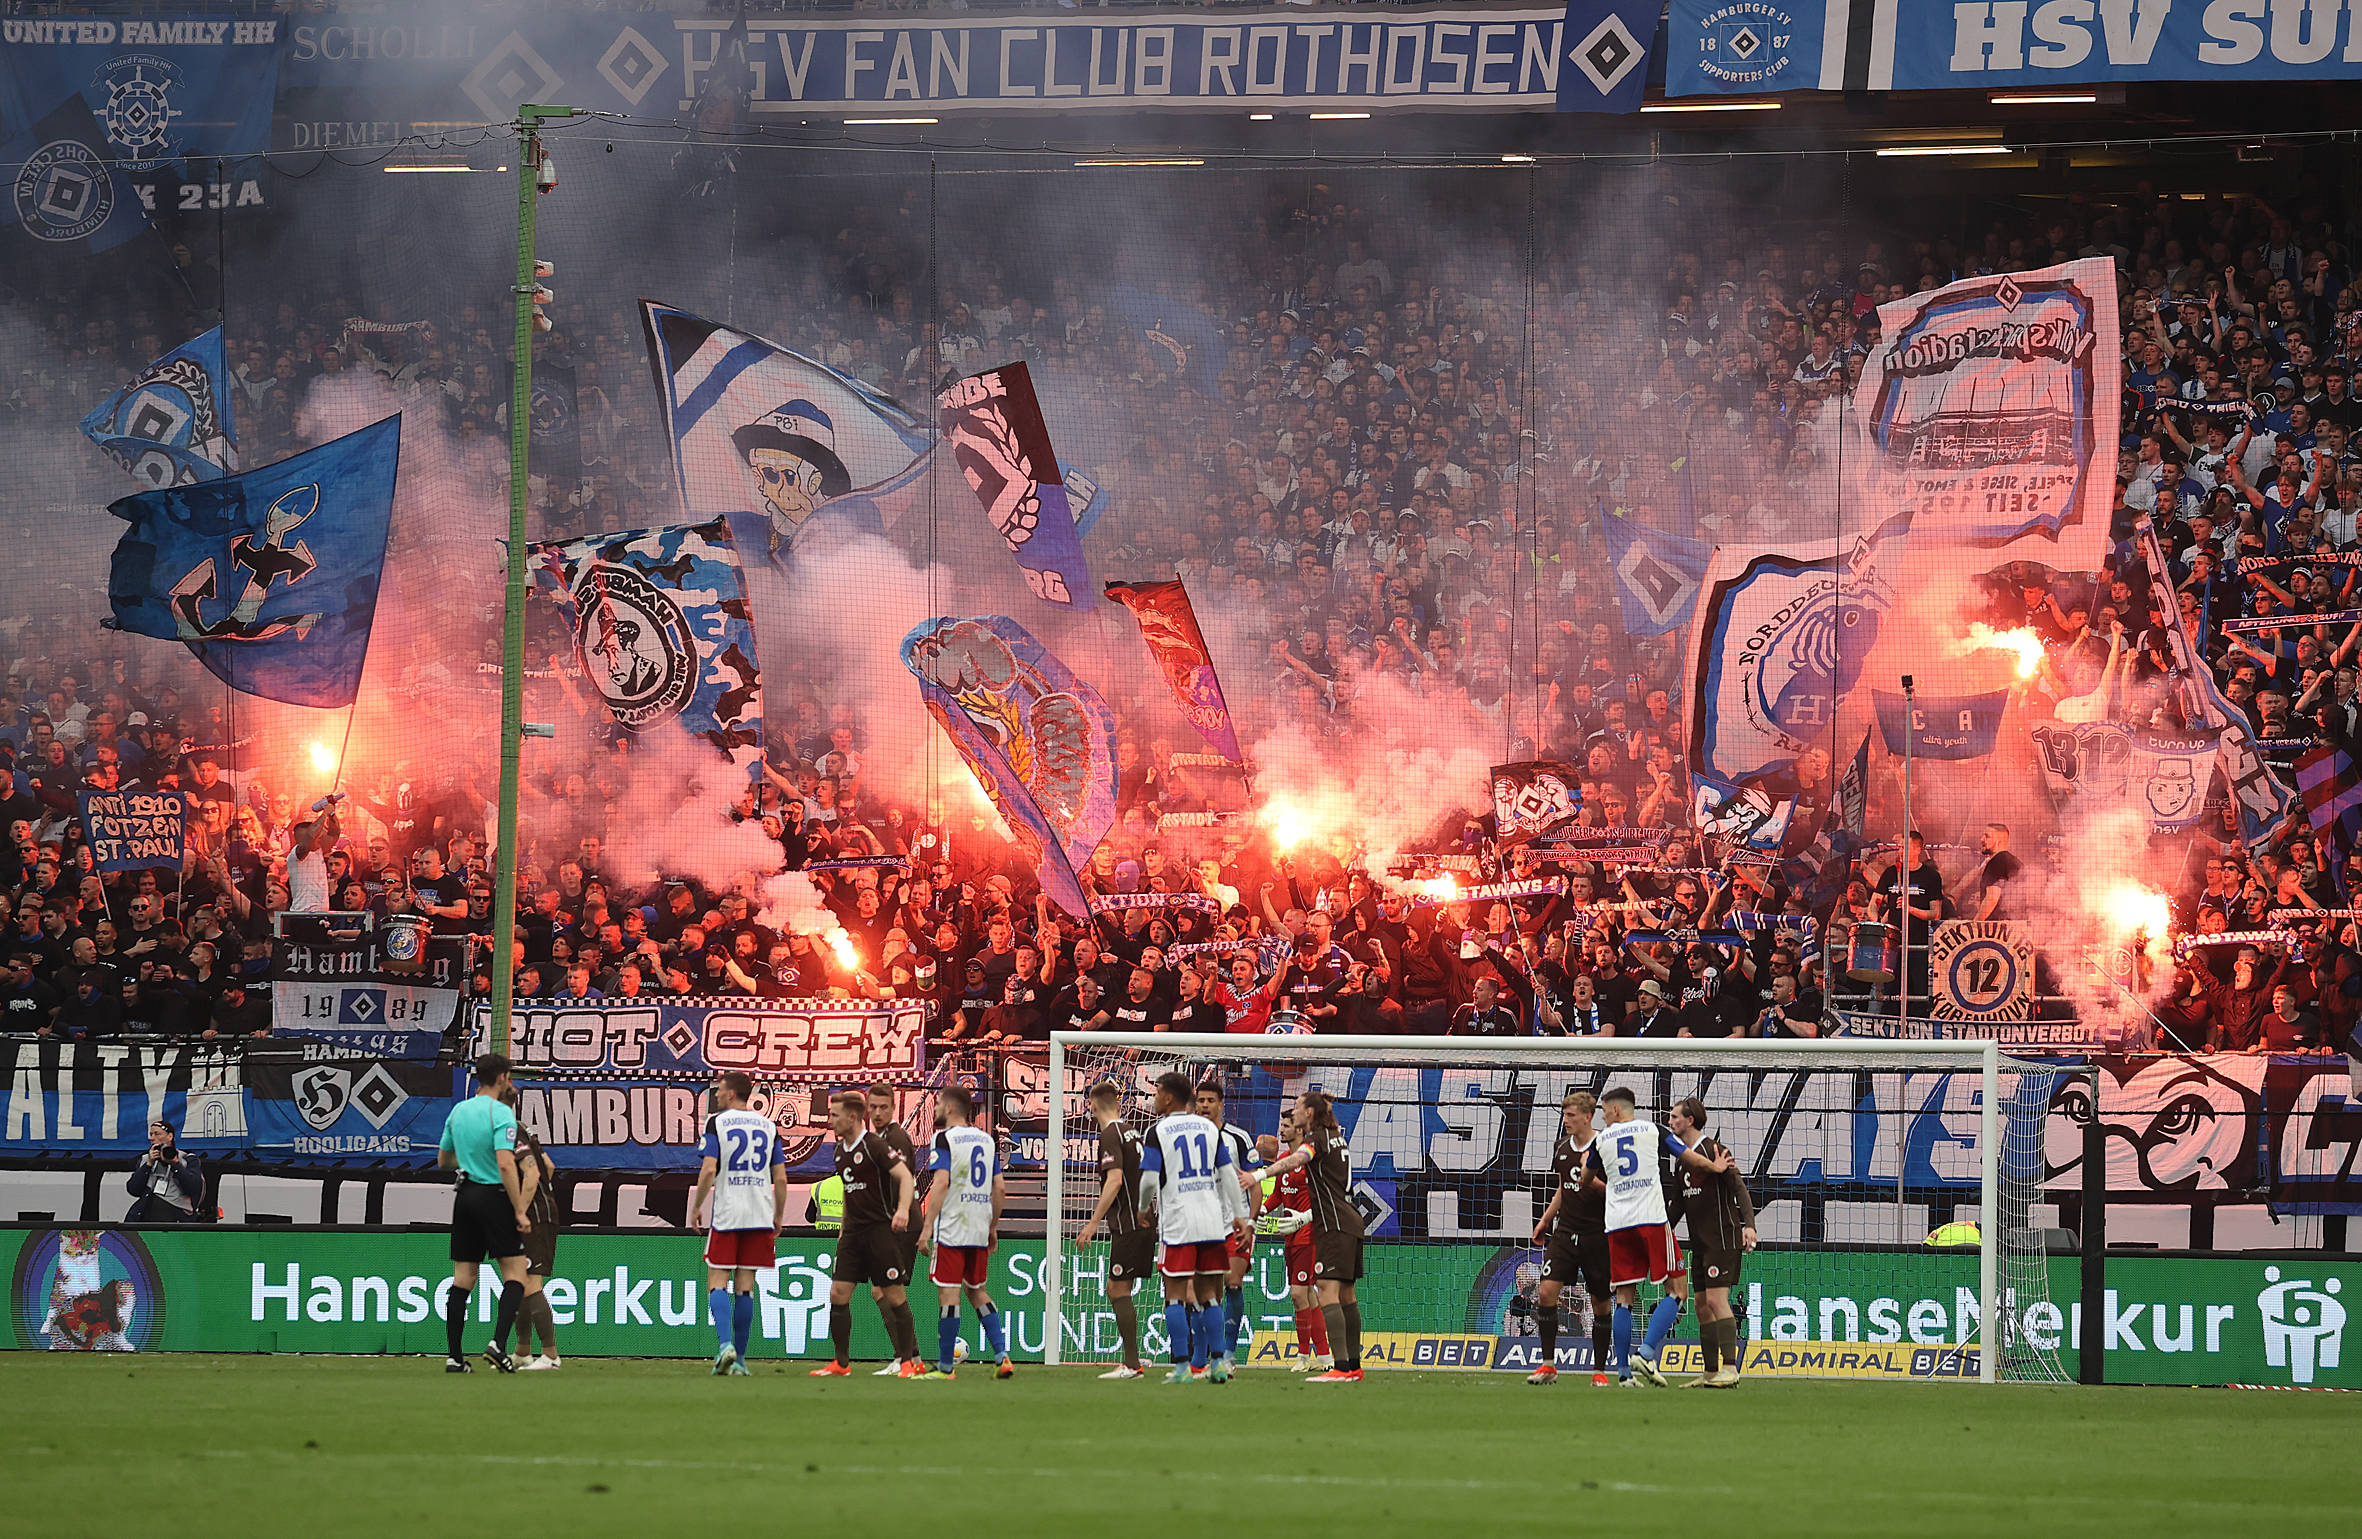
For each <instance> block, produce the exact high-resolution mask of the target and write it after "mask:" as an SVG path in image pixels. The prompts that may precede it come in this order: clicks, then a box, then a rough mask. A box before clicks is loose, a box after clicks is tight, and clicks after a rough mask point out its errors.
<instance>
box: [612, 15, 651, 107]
mask: <svg viewBox="0 0 2362 1539" xmlns="http://www.w3.org/2000/svg"><path fill="white" fill-rule="evenodd" d="M664 69H665V59H664V54H663V53H662V52H661V51H660V50H659V49H658V48H657V46H656V45H655V44H654V43H651V42H649V41H648V40H647V39H646V38H644V37H642V36H640V33H639V30H638V29H637V28H635V27H626V28H624V29H623V30H622V31H621V32H619V33H617V34H616V37H615V41H614V42H613V43H612V44H610V45H608V48H607V51H606V52H605V53H603V54H601V55H600V56H599V75H600V78H602V79H603V80H605V81H606V82H607V84H609V85H611V86H613V87H615V91H616V94H617V95H619V96H621V97H622V98H623V99H624V100H625V101H627V102H630V103H631V104H632V105H633V106H635V107H637V106H638V105H639V104H640V98H641V97H643V96H646V95H647V94H648V88H649V87H650V86H653V85H655V84H656V81H657V77H659V76H660V75H662V74H663V73H664Z"/></svg>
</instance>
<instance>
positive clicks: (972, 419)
mask: <svg viewBox="0 0 2362 1539" xmlns="http://www.w3.org/2000/svg"><path fill="white" fill-rule="evenodd" d="M935 408H936V411H937V412H938V413H939V414H940V416H941V427H942V430H943V440H944V442H945V443H946V444H948V445H950V450H951V455H952V459H953V460H954V462H955V463H957V464H958V466H959V469H960V476H961V478H962V479H963V480H965V481H966V482H967V483H968V488H969V490H971V491H973V492H974V493H975V494H976V497H977V500H978V501H980V502H982V503H983V504H984V511H985V513H986V515H987V516H988V517H990V518H991V519H992V526H993V528H995V529H997V530H999V531H1000V536H1001V538H1002V539H1004V540H1006V541H1008V544H1009V554H1010V555H1011V556H1013V557H1015V558H1016V561H1017V566H1018V569H1019V570H1021V571H1023V572H1024V573H1025V585H1026V586H1027V587H1028V588H1031V589H1032V590H1033V596H1034V597H1035V598H1038V599H1041V600H1043V601H1044V602H1046V603H1051V604H1065V605H1068V606H1069V607H1075V608H1087V607H1088V606H1089V605H1090V603H1091V601H1092V600H1091V571H1090V568H1089V567H1087V566H1085V565H1084V564H1083V542H1082V536H1081V534H1079V533H1078V532H1077V531H1076V529H1075V516H1074V509H1073V508H1072V507H1070V506H1069V505H1068V503H1067V500H1066V486H1065V479H1064V472H1063V471H1062V470H1061V469H1060V467H1059V464H1058V455H1057V452H1056V451H1055V450H1053V449H1052V448H1051V447H1050V430H1049V427H1048V426H1047V425H1046V424H1044V423H1043V421H1042V406H1041V402H1040V400H1038V399H1037V398H1036V397H1035V395H1034V393H1033V375H1032V373H1031V372H1030V371H1028V370H1027V369H1026V367H1025V365H1024V364H1023V363H1011V364H1004V365H1002V366H1001V367H1000V368H997V369H988V370H986V371H985V372H984V373H982V374H974V375H970V376H969V377H968V378H966V379H963V380H955V381H954V382H953V383H952V384H951V385H950V386H949V387H948V388H947V389H944V390H942V391H940V392H938V393H937V395H936V397H935Z"/></svg>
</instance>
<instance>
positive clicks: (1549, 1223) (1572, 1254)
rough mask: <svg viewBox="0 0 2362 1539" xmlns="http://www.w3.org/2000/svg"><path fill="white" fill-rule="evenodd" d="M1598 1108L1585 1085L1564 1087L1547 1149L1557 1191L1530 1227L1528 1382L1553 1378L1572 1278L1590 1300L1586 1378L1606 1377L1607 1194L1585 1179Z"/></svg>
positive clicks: (1554, 1380) (1600, 1381)
mask: <svg viewBox="0 0 2362 1539" xmlns="http://www.w3.org/2000/svg"><path fill="white" fill-rule="evenodd" d="M1598 1109H1599V1098H1598V1097H1596V1096H1594V1095H1593V1094H1592V1093H1591V1092H1590V1091H1588V1090H1570V1091H1568V1092H1567V1097H1566V1100H1565V1102H1564V1103H1563V1105H1562V1106H1561V1108H1560V1115H1561V1117H1562V1119H1563V1122H1562V1126H1561V1130H1560V1132H1559V1135H1558V1144H1557V1147H1556V1148H1554V1149H1552V1150H1551V1152H1550V1171H1551V1175H1552V1177H1553V1179H1554V1180H1555V1182H1556V1189H1555V1190H1554V1191H1552V1192H1551V1194H1550V1205H1549V1206H1548V1207H1546V1208H1544V1209H1543V1210H1542V1217H1541V1219H1540V1221H1538V1222H1537V1223H1536V1224H1535V1225H1534V1243H1535V1244H1536V1245H1540V1246H1542V1247H1543V1250H1542V1281H1541V1283H1540V1284H1539V1285H1538V1286H1537V1287H1536V1288H1535V1289H1534V1323H1535V1327H1536V1329H1537V1330H1538V1331H1539V1332H1540V1334H1541V1337H1542V1360H1541V1362H1539V1363H1538V1364H1536V1365H1535V1367H1534V1371H1533V1372H1532V1373H1531V1374H1529V1375H1528V1376H1527V1377H1526V1382H1527V1383H1528V1384H1555V1383H1557V1382H1558V1301H1559V1298H1560V1297H1561V1295H1562V1294H1563V1293H1564V1292H1565V1289H1566V1285H1567V1284H1568V1283H1570V1282H1577V1283H1580V1284H1581V1285H1582V1288H1583V1297H1585V1298H1587V1299H1589V1300H1590V1302H1591V1382H1592V1383H1593V1384H1598V1385H1604V1384H1606V1383H1607V1382H1608V1376H1607V1363H1608V1317H1609V1310H1610V1305H1609V1296H1610V1291H1611V1290H1610V1289H1609V1288H1608V1281H1607V1272H1608V1265H1607V1194H1606V1193H1605V1192H1604V1191H1602V1190H1600V1189H1599V1188H1596V1187H1590V1186H1587V1185H1586V1184H1585V1179H1584V1178H1585V1172H1586V1168H1587V1166H1588V1164H1589V1161H1590V1157H1591V1145H1592V1142H1593V1140H1594V1138H1595V1137H1596V1136H1597V1135H1596V1133H1595V1131H1594V1130H1593V1128H1592V1123H1591V1117H1592V1113H1593V1112H1595V1111H1597V1110H1598Z"/></svg>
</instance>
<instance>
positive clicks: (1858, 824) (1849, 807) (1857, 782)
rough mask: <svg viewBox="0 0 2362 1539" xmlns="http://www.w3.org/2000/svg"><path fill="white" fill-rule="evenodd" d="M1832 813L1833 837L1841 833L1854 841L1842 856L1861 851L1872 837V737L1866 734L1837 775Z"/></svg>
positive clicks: (1831, 827) (1844, 848)
mask: <svg viewBox="0 0 2362 1539" xmlns="http://www.w3.org/2000/svg"><path fill="white" fill-rule="evenodd" d="M1830 811H1831V813H1832V816H1831V818H1830V820H1829V828H1830V831H1831V833H1832V835H1834V834H1839V833H1842V834H1843V835H1845V837H1846V838H1847V839H1848V840H1850V841H1851V843H1850V844H1848V845H1846V846H1844V847H1842V848H1841V849H1840V850H1839V853H1840V854H1843V853H1845V852H1846V851H1848V850H1855V849H1859V848H1861V846H1862V845H1863V844H1864V843H1865V842H1866V841H1867V840H1868V839H1869V837H1870V734H1869V733H1867V732H1865V733H1863V734H1862V746H1861V747H1859V748H1857V749H1855V750H1854V756H1853V758H1852V759H1851V760H1849V761H1847V763H1846V766H1845V768H1844V769H1843V770H1841V771H1839V772H1838V776H1837V796H1836V801H1835V804H1834V805H1833V806H1832V807H1831V809H1830ZM1831 842H1832V843H1834V842H1835V841H1834V839H1832V841H1831Z"/></svg>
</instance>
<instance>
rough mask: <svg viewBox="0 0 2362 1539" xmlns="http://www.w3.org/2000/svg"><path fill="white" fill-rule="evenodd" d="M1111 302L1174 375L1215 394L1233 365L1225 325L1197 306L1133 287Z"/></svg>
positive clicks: (1122, 290)
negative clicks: (1230, 364)
mask: <svg viewBox="0 0 2362 1539" xmlns="http://www.w3.org/2000/svg"><path fill="white" fill-rule="evenodd" d="M1108 302H1109V303H1110V304H1112V305H1113V306H1114V307H1115V310H1116V313H1117V314H1119V315H1121V316H1122V317H1123V318H1124V320H1125V321H1126V322H1128V323H1129V324H1130V325H1131V327H1132V329H1133V330H1135V331H1137V332H1139V333H1140V337H1141V340H1143V341H1145V342H1146V343H1147V344H1148V347H1149V351H1150V352H1152V353H1154V354H1155V355H1156V356H1157V358H1158V359H1159V360H1160V361H1162V362H1164V363H1165V364H1167V365H1168V366H1170V368H1171V369H1172V372H1174V373H1175V374H1179V375H1183V376H1185V377H1187V378H1188V379H1189V381H1190V382H1191V383H1192V384H1194V385H1196V386H1197V388H1198V389H1199V390H1201V391H1204V392H1205V393H1206V394H1208V395H1212V394H1213V393H1214V392H1215V390H1216V388H1217V387H1218V386H1219V385H1220V384H1221V380H1222V371H1223V369H1224V368H1226V367H1228V366H1229V363H1230V344H1229V343H1228V342H1227V341H1225V340H1224V338H1223V335H1222V323H1221V322H1219V321H1217V320H1215V319H1214V318H1213V317H1212V316H1210V315H1208V314H1206V312H1205V311H1203V310H1200V309H1199V308H1198V307H1197V306H1195V305H1192V304H1187V303H1184V302H1183V301H1181V300H1178V299H1175V298H1173V297H1172V296H1170V295H1168V294H1152V293H1150V292H1149V291H1148V290H1146V289H1141V288H1133V287H1132V286H1130V285H1129V284H1126V285H1125V286H1124V287H1122V288H1119V289H1117V290H1116V291H1115V292H1114V293H1113V294H1111V295H1110V296H1108Z"/></svg>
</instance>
